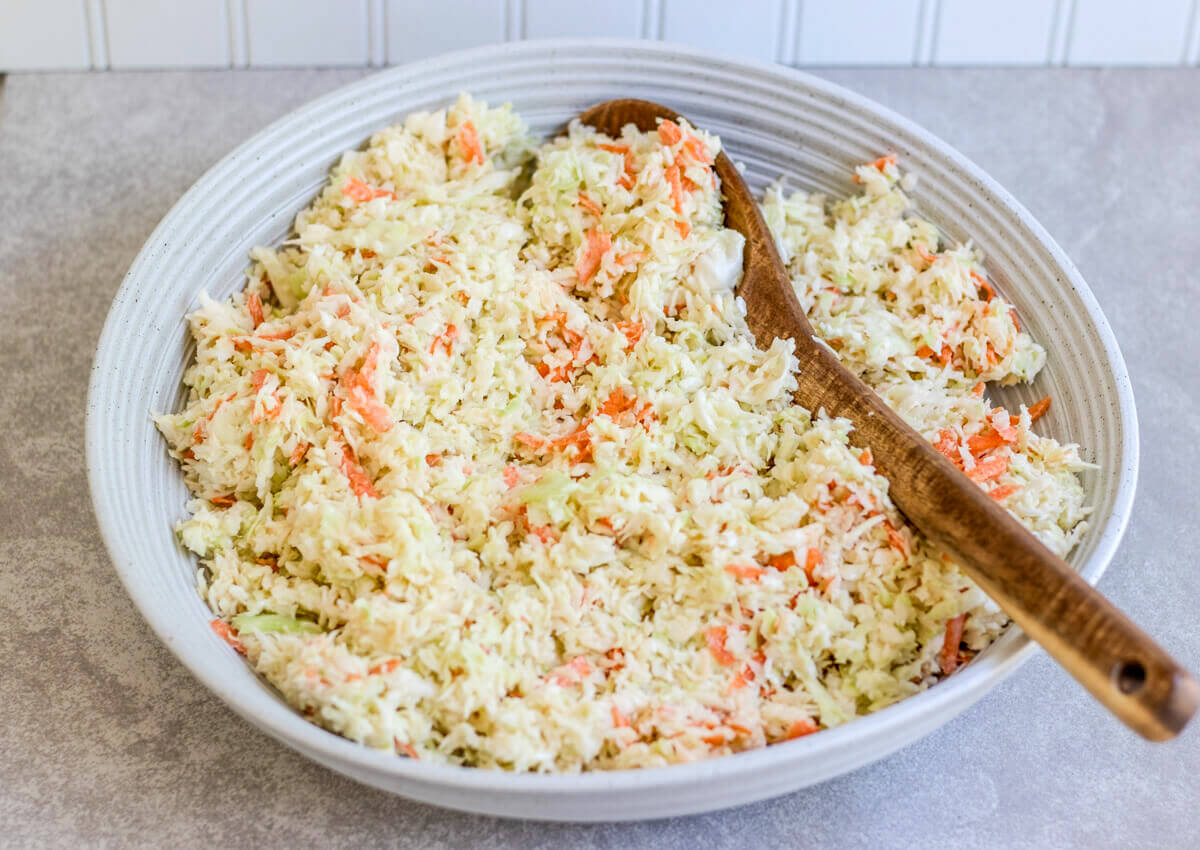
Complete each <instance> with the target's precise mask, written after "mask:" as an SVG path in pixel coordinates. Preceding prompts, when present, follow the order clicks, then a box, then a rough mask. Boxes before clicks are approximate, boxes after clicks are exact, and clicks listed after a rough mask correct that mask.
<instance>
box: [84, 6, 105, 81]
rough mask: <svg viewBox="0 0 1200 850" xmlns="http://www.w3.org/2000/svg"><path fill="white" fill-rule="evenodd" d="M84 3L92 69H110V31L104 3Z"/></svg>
mask: <svg viewBox="0 0 1200 850" xmlns="http://www.w3.org/2000/svg"><path fill="white" fill-rule="evenodd" d="M83 5H84V12H85V13H86V16H87V28H88V45H89V47H91V58H92V69H93V70H95V71H105V70H107V69H108V33H107V32H106V31H105V26H106V22H105V20H104V4H103V3H102V2H101V0H85V2H84V4H83Z"/></svg>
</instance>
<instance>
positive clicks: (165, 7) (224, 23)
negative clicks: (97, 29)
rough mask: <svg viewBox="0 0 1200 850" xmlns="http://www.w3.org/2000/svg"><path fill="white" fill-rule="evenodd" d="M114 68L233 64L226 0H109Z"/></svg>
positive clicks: (106, 5)
mask: <svg viewBox="0 0 1200 850" xmlns="http://www.w3.org/2000/svg"><path fill="white" fill-rule="evenodd" d="M104 13H105V21H106V24H107V32H108V56H109V62H110V64H111V65H112V67H113V68H228V67H229V65H230V62H231V56H230V53H229V15H228V10H227V8H226V4H225V0H188V2H186V3H161V2H158V0H104Z"/></svg>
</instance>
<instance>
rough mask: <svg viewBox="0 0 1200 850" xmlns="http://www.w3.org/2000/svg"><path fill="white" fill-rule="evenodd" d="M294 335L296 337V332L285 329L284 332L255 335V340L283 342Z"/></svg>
mask: <svg viewBox="0 0 1200 850" xmlns="http://www.w3.org/2000/svg"><path fill="white" fill-rule="evenodd" d="M295 335H296V332H295V331H294V330H292V329H291V328H286V329H285V330H282V331H275V332H274V333H265V334H255V339H264V340H271V341H280V340H285V339H291V338H292V337H294V336H295Z"/></svg>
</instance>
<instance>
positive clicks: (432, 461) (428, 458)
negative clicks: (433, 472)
mask: <svg viewBox="0 0 1200 850" xmlns="http://www.w3.org/2000/svg"><path fill="white" fill-rule="evenodd" d="M425 462H426V463H427V464H429V465H430V466H437V465H438V464H439V463H441V462H442V456H441V455H438V454H428V455H425Z"/></svg>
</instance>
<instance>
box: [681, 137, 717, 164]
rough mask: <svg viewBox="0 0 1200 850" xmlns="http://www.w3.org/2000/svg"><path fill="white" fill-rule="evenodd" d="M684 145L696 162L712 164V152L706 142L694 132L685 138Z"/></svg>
mask: <svg viewBox="0 0 1200 850" xmlns="http://www.w3.org/2000/svg"><path fill="white" fill-rule="evenodd" d="M683 147H684V148H685V149H686V150H687V152H688V153H689V154H690V155H691V157H692V159H694V160H696V162H698V163H700V164H701V165H712V161H713V158H712V154H710V153H709V152H708V148H706V147H705V146H704V142H702V141H700V140H699V139H698V138H696V137H695V136H693V135H692V134H690V133H689V134H688V137H687V138H686V139H684V140H683Z"/></svg>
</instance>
